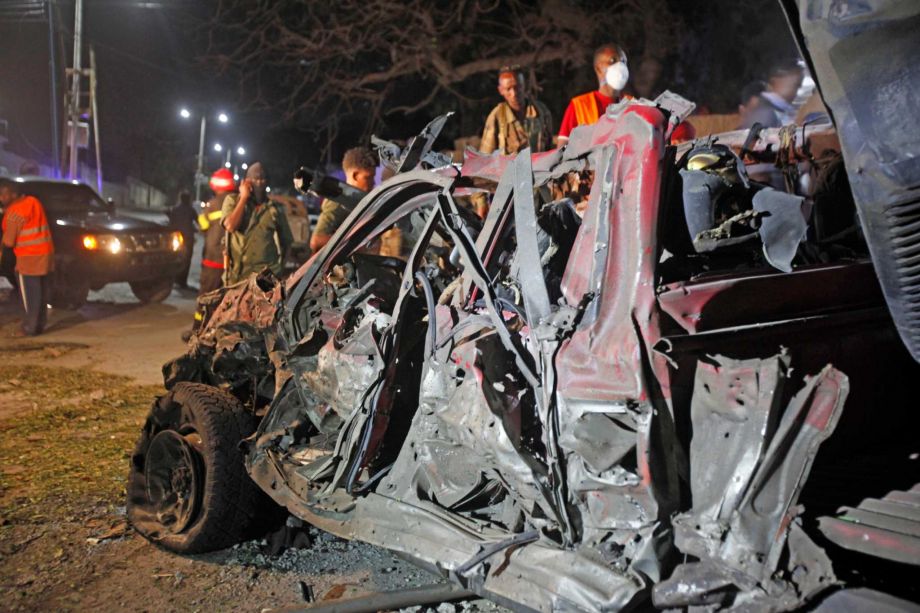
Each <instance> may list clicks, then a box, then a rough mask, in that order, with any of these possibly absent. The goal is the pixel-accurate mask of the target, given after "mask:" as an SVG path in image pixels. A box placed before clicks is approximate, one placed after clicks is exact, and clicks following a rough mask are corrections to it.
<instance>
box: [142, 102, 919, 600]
mask: <svg viewBox="0 0 920 613" xmlns="http://www.w3.org/2000/svg"><path fill="white" fill-rule="evenodd" d="M689 108H692V105H688V104H685V101H683V102H681V101H680V100H679V99H678V98H676V97H674V96H673V95H672V94H669V95H668V96H666V97H664V98H662V100H660V101H658V102H657V103H656V102H651V101H646V100H641V101H633V102H629V103H623V104H620V105H616V106H613V107H611V108H610V109H608V111H607V113H606V115H605V116H604V117H602V118H601V120H600V121H599V122H598V123H597V124H595V125H593V126H587V127H581V128H577V129H576V130H575V131H574V132H573V133H572V137H571V139H570V141H569V144H568V146H567V147H565V148H564V149H562V150H555V151H551V152H547V153H540V154H533V155H531V154H530V152H529V151H525V152H522V153H521V154H519V155H518V156H516V157H513V158H511V157H502V156H499V155H492V156H482V155H479V154H477V153H476V152H475V151H469V152H468V153H467V156H466V159H465V161H464V164H463V165H462V168H458V167H456V166H453V165H450V164H449V163H447V162H446V161H445V160H441V159H439V158H437V157H436V156H433V155H432V154H431V151H432V146H433V142H434V140H435V139H436V138H437V135H438V132H439V131H440V128H441V127H442V126H443V124H444V121H445V120H446V117H443V118H439V119H437V120H436V121H435V122H433V123H432V124H431V125H430V126H429V127H428V128H427V129H426V130H425V131H424V132H423V133H422V134H421V135H420V136H419V137H418V138H417V139H415V141H413V142H412V143H411V144H410V146H409V147H408V148H407V149H406V151H401V150H399V148H398V147H396V146H395V145H392V144H389V143H379V144H380V146H381V147H383V148H384V151H385V153H386V155H384V158H385V159H387V160H389V163H390V164H392V165H393V166H394V167H395V168H398V169H399V170H400V171H401V172H399V173H398V174H396V175H395V176H394V177H393V178H391V179H389V180H388V181H386V182H384V183H383V184H381V185H380V186H378V187H377V188H375V189H374V190H373V191H372V192H371V193H369V194H368V195H367V196H365V197H364V198H363V199H361V200H360V202H358V203H357V204H356V205H355V206H354V210H353V211H352V213H351V214H350V215H349V217H348V218H347V219H346V220H345V222H344V223H343V224H342V226H341V227H340V228H339V229H338V230H337V231H336V233H335V235H334V236H333V237H332V239H331V240H330V241H329V243H328V244H327V245H326V246H325V247H324V248H323V249H322V250H321V251H320V252H319V253H318V254H316V255H315V256H314V257H313V258H312V259H311V260H310V261H309V262H307V263H306V264H305V265H304V266H303V267H302V268H301V269H300V270H299V271H297V272H296V273H295V274H294V275H293V276H292V277H291V278H290V279H288V280H287V281H286V282H284V283H282V282H281V281H279V280H277V279H275V278H273V277H271V276H270V275H269V274H263V275H260V276H253V277H251V278H250V279H248V280H247V281H245V282H243V283H241V284H238V285H235V286H232V287H229V288H223V289H221V290H218V291H217V292H215V293H212V294H208V295H206V296H204V297H203V298H202V299H201V301H202V307H203V312H204V314H205V320H204V324H203V325H202V327H201V329H200V331H199V332H198V334H197V335H196V336H195V337H194V338H193V339H192V340H191V341H190V343H189V347H188V351H187V353H186V354H185V355H184V356H181V357H179V358H178V359H176V360H175V361H173V362H171V363H169V364H167V365H166V366H165V367H164V376H165V381H166V385H167V388H170V389H180V388H181V389H187V388H182V386H183V385H186V386H187V385H189V382H192V383H196V384H206V385H208V386H212V387H215V388H219V389H220V390H222V391H223V393H225V394H226V395H227V396H229V397H231V398H233V399H234V402H238V403H239V404H240V405H241V406H243V407H244V410H245V411H246V412H248V413H249V414H251V415H254V416H256V417H257V418H258V419H257V422H258V426H257V427H256V426H254V427H253V429H252V430H251V431H250V432H247V433H246V436H245V439H244V440H242V441H241V440H222V441H219V442H218V443H219V444H218V443H214V442H213V441H212V442H207V441H206V443H205V444H204V446H201V447H198V449H199V450H200V451H201V453H202V454H203V456H204V457H205V462H207V457H208V456H207V454H220V453H221V449H222V447H221V446H229V447H233V448H234V449H240V450H241V453H242V456H243V458H244V462H243V463H244V464H245V472H246V473H248V476H249V477H251V479H252V480H253V481H254V482H255V483H256V484H258V486H259V488H261V490H262V491H264V492H265V493H266V494H267V495H268V496H270V497H271V499H272V500H273V501H274V502H275V503H277V504H278V505H281V506H282V507H284V508H286V509H287V510H288V511H289V512H290V513H292V514H293V515H294V516H296V517H298V518H301V519H303V520H305V521H307V522H309V523H311V524H314V525H316V526H317V527H320V528H322V529H324V530H327V531H329V532H332V533H334V534H336V535H339V536H342V537H345V538H349V539H359V540H362V541H366V542H369V543H373V544H376V545H380V546H383V547H386V548H389V549H391V550H393V551H396V552H399V553H401V554H404V555H406V556H409V557H411V558H412V559H414V560H416V561H418V562H420V563H422V564H424V565H426V566H427V567H429V568H432V569H436V570H438V571H439V572H441V574H443V575H444V576H446V577H449V578H450V579H451V580H452V582H453V584H455V585H456V586H458V589H462V590H464V591H469V592H472V593H476V594H478V595H481V596H485V597H489V598H492V599H494V600H495V601H497V602H499V603H502V604H505V605H508V606H512V607H514V608H515V609H519V610H535V611H560V610H566V611H568V610H580V611H600V610H623V609H629V608H631V607H634V606H639V605H642V604H646V605H648V604H649V603H652V604H654V605H655V606H658V607H661V608H673V609H677V608H691V607H707V608H711V609H716V608H743V609H745V610H773V611H778V610H790V609H795V608H798V607H801V606H802V605H803V604H805V603H813V602H816V601H818V600H820V599H821V598H823V597H825V596H826V595H827V594H828V593H830V592H831V591H833V589H834V588H835V587H836V586H839V585H840V584H841V583H842V580H841V579H838V577H837V575H836V574H835V568H834V567H833V566H832V564H831V560H830V556H829V554H828V553H827V552H826V551H825V548H824V547H823V546H819V545H818V544H817V539H818V538H820V534H819V533H818V531H817V530H816V529H815V526H814V523H815V516H814V514H813V513H812V514H808V513H807V512H806V511H807V508H808V505H809V504H810V503H808V502H804V501H805V499H806V498H807V495H806V494H807V489H808V487H807V484H808V483H809V475H810V474H811V473H812V470H813V467H814V466H815V465H816V462H819V461H820V458H821V457H823V455H822V454H819V452H820V451H821V450H822V449H823V448H824V447H825V446H826V445H828V444H830V442H833V440H834V439H832V440H831V441H830V442H829V441H828V439H829V437H831V435H832V434H833V433H834V432H835V429H838V427H839V429H840V430H842V432H840V433H839V436H841V437H846V436H847V431H848V426H843V425H841V424H843V422H844V421H846V420H845V419H844V416H846V415H849V414H850V413H845V412H844V411H843V407H844V403H845V401H847V399H848V396H849V397H850V400H851V401H855V402H864V401H866V399H867V398H869V397H872V392H871V390H869V389H868V388H870V387H871V386H872V385H876V384H878V383H879V382H884V381H888V382H891V381H892V380H893V377H892V376H891V374H890V371H888V370H887V367H886V368H883V367H882V365H881V364H879V363H878V361H877V360H874V359H873V358H872V357H871V356H872V355H878V354H879V352H881V353H883V354H884V355H886V356H887V358H888V359H889V360H892V361H897V360H901V362H899V363H901V364H905V365H911V364H913V363H912V362H910V360H909V358H906V353H905V351H904V349H903V347H902V346H901V345H900V344H899V343H898V341H897V334H896V332H895V329H894V327H893V326H892V323H891V320H890V317H889V316H888V315H887V312H886V311H885V309H884V300H883V297H882V295H881V292H880V291H879V287H878V284H877V282H875V279H874V276H873V275H872V273H871V264H870V263H868V254H867V252H866V250H865V246H864V245H860V244H858V243H854V242H852V241H851V240H850V238H852V237H850V238H846V239H841V240H840V241H837V242H834V241H831V242H824V243H822V242H820V241H817V240H815V238H814V233H813V232H811V228H812V227H813V226H814V225H815V224H816V223H821V222H822V219H818V218H817V217H816V216H820V215H823V214H824V209H823V208H814V209H808V208H807V207H805V206H803V203H804V200H803V198H802V197H801V196H796V195H794V194H787V193H785V192H784V191H782V180H783V178H782V177H781V176H780V177H779V186H778V187H771V185H770V182H771V177H765V178H761V179H763V180H762V181H760V180H755V178H753V177H751V178H749V177H747V176H744V162H743V161H742V160H741V159H740V158H738V156H737V154H736V153H735V151H738V150H739V148H740V144H741V141H742V140H743V139H744V136H745V135H736V136H735V137H732V136H728V137H726V139H725V141H724V142H723V143H722V144H718V143H716V144H714V143H712V142H709V143H703V144H701V145H688V146H685V147H683V148H680V149H675V148H674V147H670V146H668V145H667V144H666V141H665V138H664V135H665V134H666V133H667V131H668V130H669V127H671V126H673V125H675V123H676V122H678V121H680V120H681V119H683V116H682V115H681V113H682V112H687V109H689ZM776 132H777V131H776V130H772V131H771V130H765V131H763V133H762V134H761V137H760V139H759V140H758V141H757V143H754V144H752V145H751V151H750V152H748V154H749V155H755V156H762V157H763V158H764V159H769V157H770V156H771V155H773V156H775V149H771V147H770V145H769V143H770V139H771V138H772V139H776V138H778V136H777V134H776ZM810 133H811V134H817V135H821V136H823V137H825V138H826V137H828V135H829V134H830V135H831V137H832V134H833V129H832V127H831V126H830V125H827V126H823V127H818V128H814V129H812V130H811V132H810ZM793 140H794V143H793V147H792V150H793V153H794V154H795V155H799V156H801V158H802V159H803V160H806V159H809V157H808V153H807V149H808V143H809V140H808V135H803V134H801V133H797V134H796V135H795V137H794V138H793ZM734 141H738V142H734ZM720 148H721V149H720ZM693 160H696V163H693V164H691V163H690V161H693ZM700 160H703V161H704V162H705V161H706V160H709V162H706V163H699V162H700ZM588 171H590V172H588ZM739 173H740V174H739ZM585 178H590V188H589V189H587V187H586V189H584V190H580V189H579V188H577V187H576V188H574V189H572V188H571V182H572V181H574V182H575V183H577V182H578V181H581V180H585ZM775 178H777V177H773V179H775ZM562 182H566V185H568V187H567V188H566V190H567V191H566V193H567V194H571V195H573V196H574V197H578V194H579V193H582V194H584V193H587V198H586V199H585V201H584V202H573V200H572V199H570V198H563V199H553V194H554V193H557V192H558V191H559V190H558V189H557V188H558V185H559V184H560V183H562ZM483 189H486V190H488V191H492V192H494V196H493V199H492V206H491V209H490V211H489V214H488V216H487V218H486V219H485V220H484V221H483V222H480V221H479V220H478V219H476V218H475V217H474V216H472V215H471V214H469V213H468V212H467V210H466V209H465V207H463V206H461V205H460V204H458V200H459V199H462V198H465V197H467V196H469V195H470V194H472V193H474V192H476V191H481V190H483ZM845 205H846V203H843V204H841V205H840V206H845ZM850 207H851V209H850V213H852V204H850ZM576 209H579V210H582V211H583V215H581V216H579V215H576V214H575V210H576ZM844 215H846V212H844ZM726 224H728V225H726ZM745 224H747V225H745ZM736 226H737V227H736ZM742 226H743V227H742ZM718 228H723V229H724V230H725V231H724V232H723V235H719V234H718V232H715V230H717V229H718ZM707 232H709V233H710V236H709V240H708V242H707V241H702V239H701V237H703V235H705V234H706V233H707ZM846 236H849V235H846ZM733 237H742V238H743V240H732V239H733ZM867 348H869V349H870V350H871V351H870V352H869V353H867ZM831 356H833V359H834V365H831V364H830V363H829V362H830V361H831ZM907 367H908V368H915V366H907ZM844 373H848V374H850V376H851V377H852V379H848V377H847V375H846V374H844ZM884 373H889V374H888V376H887V378H886V377H885V376H884ZM867 380H868V381H871V383H869V384H867V383H866V381H867ZM180 382H181V383H180ZM902 383H903V382H902ZM177 386H178V388H177ZM896 388H898V386H897V381H895V382H894V383H891V387H890V388H889V389H891V390H894V389H896ZM903 388H904V386H903V384H902V385H901V386H900V389H903ZM171 393H172V392H171ZM185 393H187V392H185ZM178 402H179V401H178V400H174V401H173V404H176V403H178ZM161 404H162V403H161ZM171 406H172V405H171ZM236 406H237V405H233V407H236ZM850 406H851V402H848V403H847V407H848V409H849V408H850ZM233 407H230V406H229V405H228V407H227V412H228V413H232V412H233V411H238V410H240V409H238V408H233ZM189 410H190V411H194V407H191V408H190V409H189ZM902 413H904V412H903V411H901V412H899V411H897V410H892V411H891V415H889V417H888V419H890V420H891V423H895V422H898V420H902V422H898V423H910V422H909V419H911V418H910V417H909V416H908V417H905V416H904V415H902ZM852 414H853V415H854V416H860V415H863V414H862V413H860V412H859V409H858V408H857V409H853V411H852ZM151 419H153V418H151ZM854 419H856V418H855V417H854ZM860 419H861V418H860ZM903 420H908V421H903ZM189 423H193V422H192V421H190V422H189ZM194 423H198V422H194ZM241 423H242V422H241ZM855 423H857V424H858V425H857V428H863V427H864V426H863V425H862V423H863V422H861V421H858V420H857V422H855ZM180 429H181V428H180ZM156 430H157V426H156V423H152V422H149V423H148V426H147V428H146V430H145V432H147V434H146V435H145V436H147V437H148V438H154V437H155V436H156ZM863 434H865V431H864V432H863ZM206 436H207V433H206V435H205V438H206ZM844 440H853V439H852V438H851V439H844ZM209 445H210V447H209ZM854 448H856V447H853V448H851V452H852V449H854ZM831 452H833V450H831ZM145 453H146V449H145V447H144V445H142V444H139V447H138V450H137V451H136V452H135V456H134V467H135V468H134V470H135V472H136V473H140V472H143V471H147V472H148V473H151V474H153V472H154V471H153V469H151V468H150V466H149V465H145V462H147V461H148V460H149V459H150V458H149V457H148V456H146V455H145ZM240 474H243V473H242V467H240ZM242 478H244V479H245V478H246V477H245V475H243V477H242ZM160 481H163V480H162V479H161V480H160ZM142 483H143V479H133V480H132V484H133V485H132V486H131V487H129V496H130V504H129V515H130V516H131V517H132V519H134V521H135V523H136V525H137V526H138V529H139V531H141V532H142V533H144V534H146V535H147V536H148V537H149V538H151V539H153V540H155V541H156V540H158V541H160V542H162V538H161V535H162V530H159V531H158V530H155V529H151V520H150V517H151V515H154V516H155V512H152V511H151V510H150V509H149V506H150V505H149V500H148V498H149V497H146V498H145V496H146V494H145V492H144V491H143V490H142V489H139V488H140V487H141V486H140V485H138V484H142ZM212 485H213V484H212ZM214 487H220V486H214ZM183 491H185V490H182V491H180V490H178V489H177V492H176V494H175V495H176V496H180V497H181V496H182V495H183ZM234 491H235V490H234ZM185 495H188V494H187V493H186V494H185ZM160 497H161V498H162V497H163V494H161V496H160ZM889 502H890V501H889ZM204 504H205V506H206V505H207V503H204ZM803 505H804V506H803ZM209 512H211V510H209ZM213 512H214V513H218V512H219V509H218V510H213ZM847 512H848V513H850V514H852V513H854V512H855V511H852V510H848V511H847ZM139 518H140V519H141V521H139ZM209 519H210V518H209V517H206V516H204V515H203V516H202V517H201V518H200V520H199V521H201V522H205V521H208V520H209ZM839 521H840V520H837V519H826V520H822V522H823V523H822V529H823V530H824V531H825V532H828V531H830V530H833V529H835V526H837V525H838V524H837V523H834V522H839ZM880 529H886V528H885V527H884V526H880ZM838 532H839V531H838ZM173 536H175V535H173ZM822 542H823V541H822ZM167 546H169V545H168V543H167ZM915 558H916V553H914V559H911V560H909V561H910V562H912V563H914V564H916V563H917V560H916V559H915ZM838 598H843V597H842V596H838Z"/></svg>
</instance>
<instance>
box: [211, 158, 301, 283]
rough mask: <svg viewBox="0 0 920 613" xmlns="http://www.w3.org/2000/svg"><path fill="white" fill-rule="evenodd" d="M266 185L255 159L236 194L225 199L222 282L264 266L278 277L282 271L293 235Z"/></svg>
mask: <svg viewBox="0 0 920 613" xmlns="http://www.w3.org/2000/svg"><path fill="white" fill-rule="evenodd" d="M267 187H268V177H267V176H266V174H265V171H264V170H263V169H262V164H260V163H259V162H255V163H254V164H252V165H251V166H250V167H249V169H248V170H247V171H246V178H245V179H244V180H243V182H242V183H240V191H239V193H238V194H230V195H228V196H227V197H226V198H225V199H224V205H223V207H222V211H223V221H222V223H223V226H224V229H226V230H227V239H226V240H227V262H226V266H225V267H224V284H225V285H231V284H233V283H238V282H240V281H242V280H244V279H245V278H246V277H248V276H249V275H250V274H252V273H254V272H256V273H258V272H262V270H264V269H265V268H269V269H271V271H272V272H273V273H275V276H277V277H279V278H280V277H281V275H282V273H283V271H284V259H285V256H286V255H287V251H288V249H289V248H290V246H291V243H293V242H294V236H293V234H292V233H291V228H290V226H289V225H288V222H287V217H285V214H284V209H282V208H281V206H279V205H278V204H276V203H274V202H272V201H270V200H269V198H268V190H267Z"/></svg>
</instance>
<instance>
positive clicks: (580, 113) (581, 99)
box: [572, 92, 633, 126]
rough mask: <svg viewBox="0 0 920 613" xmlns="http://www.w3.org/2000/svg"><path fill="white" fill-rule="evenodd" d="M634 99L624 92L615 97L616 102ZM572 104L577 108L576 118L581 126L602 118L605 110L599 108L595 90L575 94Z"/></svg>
mask: <svg viewBox="0 0 920 613" xmlns="http://www.w3.org/2000/svg"><path fill="white" fill-rule="evenodd" d="M632 99H633V97H632V96H630V95H629V94H623V95H622V96H621V97H620V98H618V99H614V102H618V101H619V100H632ZM572 106H573V107H574V108H575V120H576V121H578V125H580V126H589V125H591V124H592V123H596V122H597V120H598V119H600V117H601V116H600V113H601V111H602V110H603V109H598V108H597V107H598V102H597V98H596V97H595V96H594V92H588V93H587V94H582V95H580V96H575V97H574V98H572Z"/></svg>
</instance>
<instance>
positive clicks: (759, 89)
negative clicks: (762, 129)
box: [738, 81, 767, 129]
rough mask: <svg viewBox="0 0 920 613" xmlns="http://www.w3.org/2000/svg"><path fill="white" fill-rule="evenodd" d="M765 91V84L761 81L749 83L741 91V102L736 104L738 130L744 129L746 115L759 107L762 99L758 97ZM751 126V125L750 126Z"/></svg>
mask: <svg viewBox="0 0 920 613" xmlns="http://www.w3.org/2000/svg"><path fill="white" fill-rule="evenodd" d="M765 89H767V84H766V83H764V82H763V81H751V82H750V83H748V84H747V85H745V86H744V88H743V89H742V90H741V102H740V104H738V115H739V117H741V120H740V123H739V124H738V128H739V129H741V128H744V126H745V124H746V123H747V118H748V115H750V114H751V113H753V112H754V111H755V110H756V109H757V107H759V106H760V103H761V101H762V100H763V98H761V97H760V95H761V94H762V93H763V91H764V90H765ZM750 125H753V124H750Z"/></svg>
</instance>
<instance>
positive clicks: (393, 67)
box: [207, 0, 674, 141]
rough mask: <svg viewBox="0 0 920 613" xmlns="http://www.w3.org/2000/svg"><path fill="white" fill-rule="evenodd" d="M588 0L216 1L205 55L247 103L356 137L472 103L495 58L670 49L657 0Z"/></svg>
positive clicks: (530, 65)
mask: <svg viewBox="0 0 920 613" xmlns="http://www.w3.org/2000/svg"><path fill="white" fill-rule="evenodd" d="M592 1H593V2H594V4H593V5H592V3H591V2H586V1H579V0H547V1H544V2H540V3H535V2H524V1H522V0H453V1H444V0H434V1H429V0H402V1H401V0H338V1H336V2H320V1H316V0H218V9H217V11H216V14H215V15H214V17H213V19H212V21H211V24H210V28H209V32H210V40H209V54H208V58H207V59H208V60H209V61H210V62H212V63H213V64H215V65H216V66H218V67H219V68H220V69H221V71H223V72H224V73H236V74H238V76H239V79H240V84H241V97H242V98H243V100H244V101H245V102H247V103H248V104H250V105H251V106H252V107H256V108H270V109H272V110H274V111H276V112H279V113H280V114H281V118H282V119H283V121H285V122H286V123H297V124H300V125H306V126H310V127H312V128H313V129H314V130H315V131H317V132H324V133H325V134H326V136H327V138H328V139H329V140H330V141H331V139H333V138H334V137H335V134H336V131H337V129H338V123H339V122H340V121H349V122H353V123H354V122H357V123H359V124H361V128H362V132H363V133H364V134H365V135H367V134H369V133H370V132H372V131H374V130H376V129H378V128H379V126H380V124H381V122H382V121H383V120H384V118H387V117H391V118H392V117H393V116H394V115H397V116H398V115H399V114H403V115H405V114H409V113H413V112H416V111H419V110H420V109H425V108H426V107H429V105H432V104H433V103H435V102H436V101H441V103H442V106H443V104H444V103H445V101H446V102H447V103H448V104H451V105H452V106H454V107H455V108H457V107H460V108H463V107H467V108H468V107H470V106H475V104H476V103H478V102H479V100H477V99H475V98H471V97H470V93H469V92H470V91H471V88H470V87H468V86H467V83H468V81H470V80H471V79H472V78H473V77H477V76H482V75H483V74H484V73H492V74H494V73H495V72H496V71H497V70H499V69H500V68H502V67H505V66H512V65H519V66H523V67H525V68H526V69H529V70H531V73H532V75H533V74H535V72H539V70H540V68H541V67H544V66H546V65H548V64H551V63H554V62H557V63H562V64H564V65H566V66H568V67H570V68H574V67H578V66H583V65H584V64H585V63H587V62H588V61H589V59H590V58H589V54H590V50H591V48H592V47H593V46H594V45H595V44H597V43H598V42H601V41H606V40H618V41H622V42H625V43H626V44H627V46H630V45H632V46H633V48H635V46H639V47H640V48H641V49H644V50H645V51H644V52H651V51H650V50H653V49H654V50H655V51H654V52H653V53H654V55H656V56H659V57H661V55H662V54H664V53H667V51H668V50H669V49H671V48H672V47H673V45H674V36H673V27H674V25H673V20H671V19H668V18H667V16H668V11H667V7H666V2H665V0H651V1H649V0H612V1H610V2H606V3H601V2H599V1H597V0H592ZM638 55H641V52H640V53H639V54H638ZM472 80H475V79H472Z"/></svg>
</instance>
